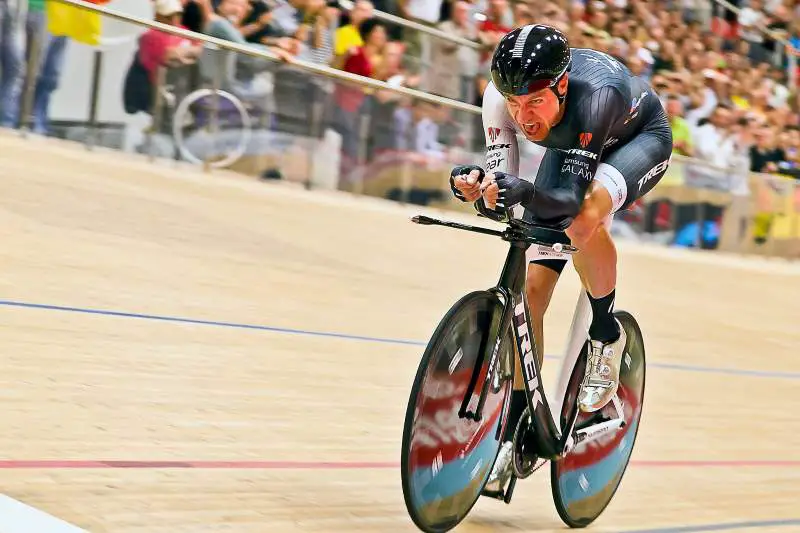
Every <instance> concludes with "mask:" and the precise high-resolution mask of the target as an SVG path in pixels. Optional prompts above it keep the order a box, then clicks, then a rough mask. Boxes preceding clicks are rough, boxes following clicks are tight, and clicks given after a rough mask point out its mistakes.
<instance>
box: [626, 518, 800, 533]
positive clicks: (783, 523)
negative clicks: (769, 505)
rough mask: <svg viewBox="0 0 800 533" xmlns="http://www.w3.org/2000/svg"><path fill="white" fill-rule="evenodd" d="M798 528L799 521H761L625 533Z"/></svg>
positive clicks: (680, 532) (695, 532)
mask: <svg viewBox="0 0 800 533" xmlns="http://www.w3.org/2000/svg"><path fill="white" fill-rule="evenodd" d="M785 526H800V519H791V520H762V521H758V522H731V523H728V524H706V525H703V526H680V527H662V528H654V529H636V530H633V531H625V533H699V532H701V531H728V530H731V529H753V528H761V527H785Z"/></svg>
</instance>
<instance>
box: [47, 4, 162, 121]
mask: <svg viewBox="0 0 800 533" xmlns="http://www.w3.org/2000/svg"><path fill="white" fill-rule="evenodd" d="M108 7H110V8H112V9H116V10H119V11H122V12H124V13H129V14H131V15H136V16H139V17H148V18H150V17H152V13H153V11H152V4H151V2H150V1H149V0H112V1H111V2H110V3H109V4H108ZM142 31H143V28H140V27H138V26H135V25H133V24H127V23H124V22H121V21H116V20H113V19H108V18H106V19H104V20H103V43H102V44H101V45H100V46H99V47H98V48H100V49H102V50H103V51H104V54H103V56H104V57H103V70H102V75H101V78H100V101H99V103H98V108H97V119H98V121H101V122H107V121H110V122H124V123H130V122H131V121H132V117H130V116H129V115H127V114H126V113H125V110H124V109H123V107H122V84H123V81H124V79H125V74H126V72H127V69H128V66H129V65H130V61H131V58H132V57H133V53H134V50H135V49H136V39H137V38H138V36H139V35H140V34H141V33H142ZM94 50H95V48H94V47H91V46H87V45H85V44H82V43H78V42H75V41H70V42H69V43H68V44H67V51H66V54H65V55H66V57H65V59H64V66H63V69H64V71H63V74H62V76H61V80H60V81H59V87H58V89H56V91H55V93H53V100H52V103H51V112H50V117H51V119H53V120H86V119H87V118H88V116H89V107H90V95H91V89H92V71H93V67H94ZM134 120H135V119H134Z"/></svg>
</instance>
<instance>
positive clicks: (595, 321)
mask: <svg viewBox="0 0 800 533" xmlns="http://www.w3.org/2000/svg"><path fill="white" fill-rule="evenodd" d="M616 292H617V291H616V289H615V290H612V291H611V292H610V293H608V294H607V295H606V296H603V297H602V298H598V299H594V298H592V295H591V294H589V292H588V291H587V292H586V294H587V295H588V296H589V303H591V304H592V325H591V326H589V337H590V338H591V339H592V340H594V341H600V342H602V343H604V344H605V343H609V342H614V341H615V340H617V339H618V338H619V335H620V331H619V325H617V321H616V320H614V315H613V313H614V295H615V293H616Z"/></svg>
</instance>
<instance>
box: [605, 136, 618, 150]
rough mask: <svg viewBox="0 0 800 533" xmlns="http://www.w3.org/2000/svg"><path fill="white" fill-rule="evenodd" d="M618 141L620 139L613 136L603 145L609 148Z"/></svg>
mask: <svg viewBox="0 0 800 533" xmlns="http://www.w3.org/2000/svg"><path fill="white" fill-rule="evenodd" d="M618 142H619V139H617V138H616V137H611V138H610V139H608V140H607V141H606V143H605V144H604V145H603V148H608V147H609V146H614V145H615V144H617V143H618Z"/></svg>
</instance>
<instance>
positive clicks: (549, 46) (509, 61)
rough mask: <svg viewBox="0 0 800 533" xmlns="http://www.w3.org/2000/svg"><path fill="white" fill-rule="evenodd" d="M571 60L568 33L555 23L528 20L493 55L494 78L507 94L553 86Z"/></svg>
mask: <svg viewBox="0 0 800 533" xmlns="http://www.w3.org/2000/svg"><path fill="white" fill-rule="evenodd" d="M571 64H572V53H571V52H570V49H569V42H568V41H567V37H566V36H565V35H564V34H563V33H561V32H560V31H559V30H557V29H556V28H553V27H552V26H545V25H544V24H529V25H527V26H522V27H521V28H517V29H515V30H513V31H511V32H509V33H507V34H506V35H505V36H504V37H503V38H502V39H501V40H500V43H498V45H497V48H496V49H495V51H494V56H492V71H491V74H492V82H494V85H495V87H497V90H498V91H500V92H501V93H502V94H503V95H504V96H523V95H526V94H530V93H534V92H536V91H540V90H542V89H546V88H548V87H550V88H553V87H555V85H556V84H557V83H558V82H559V80H561V78H562V76H564V73H565V72H567V71H568V70H569V68H570V66H571Z"/></svg>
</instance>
